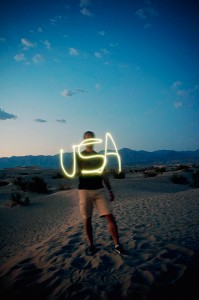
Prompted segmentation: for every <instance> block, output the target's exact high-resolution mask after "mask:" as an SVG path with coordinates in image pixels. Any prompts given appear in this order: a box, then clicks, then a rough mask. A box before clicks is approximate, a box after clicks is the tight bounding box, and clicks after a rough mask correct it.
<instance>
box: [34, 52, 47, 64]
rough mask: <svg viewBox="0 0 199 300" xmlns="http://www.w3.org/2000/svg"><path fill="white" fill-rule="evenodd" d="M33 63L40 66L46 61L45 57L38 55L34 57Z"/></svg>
mask: <svg viewBox="0 0 199 300" xmlns="http://www.w3.org/2000/svg"><path fill="white" fill-rule="evenodd" d="M32 61H33V63H34V64H40V63H42V62H43V61H44V57H43V55H41V54H36V55H35V56H33V58H32Z"/></svg>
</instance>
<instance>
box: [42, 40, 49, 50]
mask: <svg viewBox="0 0 199 300" xmlns="http://www.w3.org/2000/svg"><path fill="white" fill-rule="evenodd" d="M43 44H44V45H45V46H46V48H47V49H49V50H50V49H51V43H50V42H49V41H48V40H45V41H43Z"/></svg>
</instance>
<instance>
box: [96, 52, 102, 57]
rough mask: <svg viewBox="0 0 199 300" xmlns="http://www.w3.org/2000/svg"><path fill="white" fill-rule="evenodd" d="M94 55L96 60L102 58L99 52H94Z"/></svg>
mask: <svg viewBox="0 0 199 300" xmlns="http://www.w3.org/2000/svg"><path fill="white" fill-rule="evenodd" d="M94 55H95V56H96V57H97V58H101V57H102V54H101V53H100V52H95V53H94Z"/></svg>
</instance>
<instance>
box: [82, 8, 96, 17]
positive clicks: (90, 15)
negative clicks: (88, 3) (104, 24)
mask: <svg viewBox="0 0 199 300" xmlns="http://www.w3.org/2000/svg"><path fill="white" fill-rule="evenodd" d="M80 12H81V14H82V15H84V16H87V17H92V16H93V14H92V13H91V12H90V10H89V9H88V8H86V7H83V8H82V9H80Z"/></svg>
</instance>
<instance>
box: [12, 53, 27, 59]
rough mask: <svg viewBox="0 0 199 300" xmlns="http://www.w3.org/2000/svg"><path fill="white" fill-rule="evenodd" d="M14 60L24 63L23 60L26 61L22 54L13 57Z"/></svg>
mask: <svg viewBox="0 0 199 300" xmlns="http://www.w3.org/2000/svg"><path fill="white" fill-rule="evenodd" d="M14 59H15V60H16V61H24V60H26V57H25V55H24V54H23V53H20V54H17V55H15V56H14Z"/></svg>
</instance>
